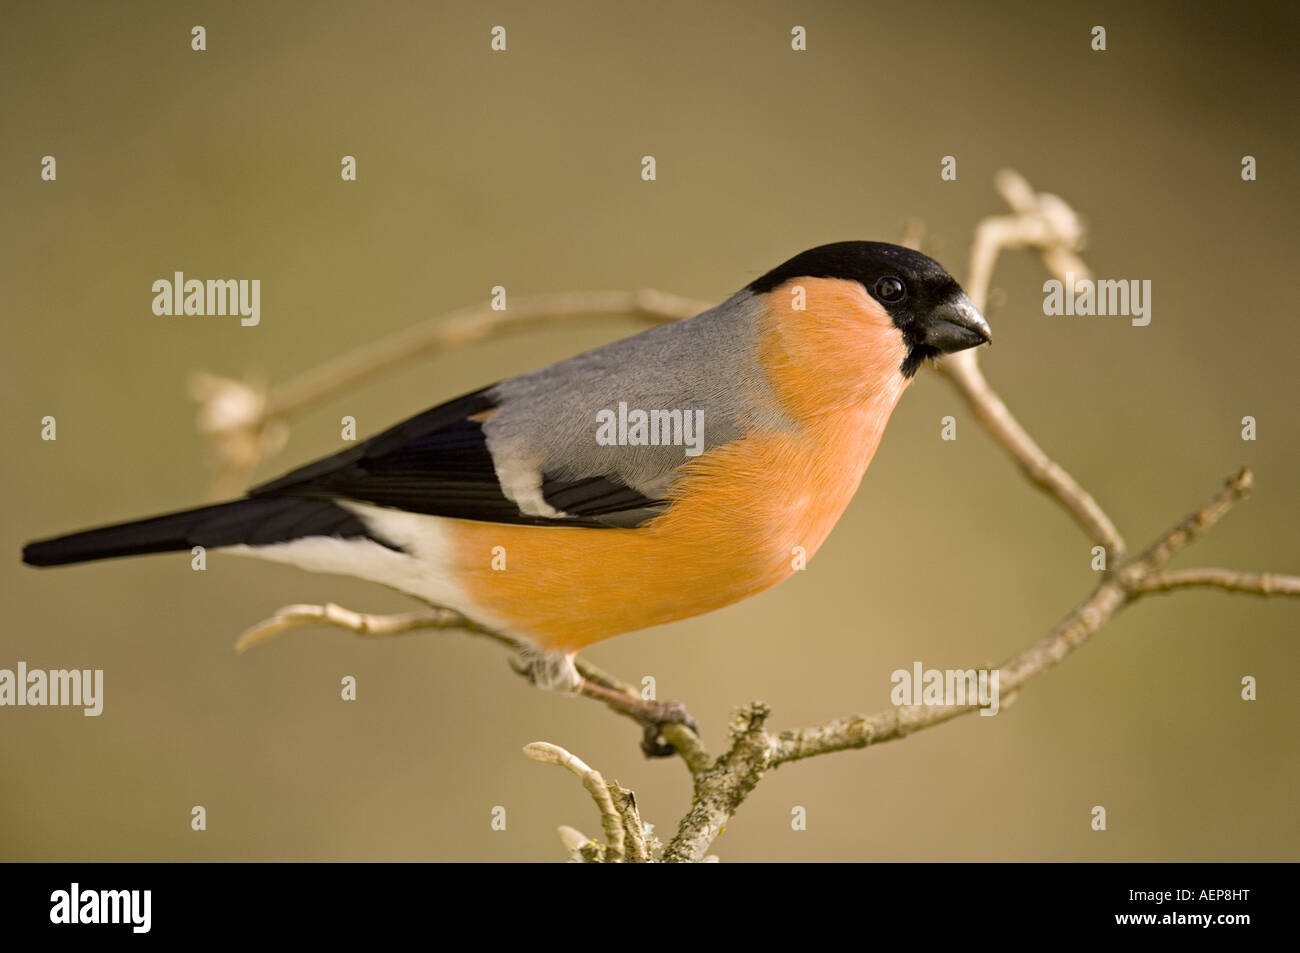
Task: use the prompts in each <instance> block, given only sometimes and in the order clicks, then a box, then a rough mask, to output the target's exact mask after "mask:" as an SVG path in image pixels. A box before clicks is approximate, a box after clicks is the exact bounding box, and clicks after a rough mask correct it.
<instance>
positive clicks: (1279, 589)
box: [1134, 569, 1300, 596]
mask: <svg viewBox="0 0 1300 953" xmlns="http://www.w3.org/2000/svg"><path fill="white" fill-rule="evenodd" d="M1192 588H1203V589H1222V590H1224V591H1225V592H1245V593H1250V594H1251V595H1256V596H1300V577H1296V576H1284V575H1281V574H1279V573H1274V572H1235V571H1233V570H1231V569H1181V570H1173V571H1170V572H1158V573H1152V574H1151V575H1149V576H1147V577H1146V578H1144V579H1142V580H1141V582H1139V583H1138V584H1137V585H1136V586H1135V587H1134V591H1136V592H1138V593H1141V594H1143V595H1146V594H1147V593H1153V592H1173V591H1174V590H1175V589H1192Z"/></svg>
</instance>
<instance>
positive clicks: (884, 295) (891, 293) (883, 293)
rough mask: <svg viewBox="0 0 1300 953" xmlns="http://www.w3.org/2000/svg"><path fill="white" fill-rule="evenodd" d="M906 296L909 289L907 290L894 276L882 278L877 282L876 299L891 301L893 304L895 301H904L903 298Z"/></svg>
mask: <svg viewBox="0 0 1300 953" xmlns="http://www.w3.org/2000/svg"><path fill="white" fill-rule="evenodd" d="M906 294H907V288H905V287H904V286H903V283H902V282H901V281H899V280H898V279H897V278H895V277H894V276H893V275H889V276H887V277H885V278H881V279H880V280H879V281H877V282H876V297H877V298H879V299H880V300H881V301H889V302H891V303H892V302H894V301H902V300H903V296H904V295H906Z"/></svg>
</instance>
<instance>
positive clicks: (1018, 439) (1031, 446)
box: [939, 170, 1125, 564]
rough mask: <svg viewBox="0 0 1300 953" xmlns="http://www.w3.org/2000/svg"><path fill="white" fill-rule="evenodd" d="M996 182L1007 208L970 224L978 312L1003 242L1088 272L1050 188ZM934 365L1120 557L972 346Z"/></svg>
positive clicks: (1053, 266)
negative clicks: (1045, 190)
mask: <svg viewBox="0 0 1300 953" xmlns="http://www.w3.org/2000/svg"><path fill="white" fill-rule="evenodd" d="M997 188H998V191H999V192H1001V193H1002V197H1003V198H1004V199H1006V202H1007V204H1008V205H1010V206H1011V208H1012V210H1013V212H1014V213H1015V214H1013V215H1002V216H994V217H990V218H986V219H985V220H984V221H983V222H981V223H980V225H979V227H978V228H977V229H976V231H975V246H974V248H973V249H972V251H971V265H970V278H969V280H968V281H967V284H966V292H967V294H969V295H970V298H971V300H972V301H974V302H975V306H976V307H978V308H979V309H980V310H981V311H983V310H984V309H985V308H986V307H987V306H988V295H989V286H990V284H991V282H992V280H993V267H994V265H995V264H996V263H997V260H998V256H999V255H1000V254H1001V253H1002V251H1003V249H1006V248H1025V247H1028V248H1033V249H1035V250H1037V251H1038V252H1039V253H1040V254H1041V255H1042V256H1043V261H1044V263H1045V264H1046V265H1047V267H1048V270H1049V271H1050V272H1051V273H1052V274H1053V275H1055V276H1056V277H1057V278H1059V279H1061V280H1062V281H1064V280H1065V279H1066V274H1067V273H1073V274H1074V276H1075V277H1076V278H1087V277H1088V276H1089V275H1090V274H1091V272H1090V271H1089V269H1088V266H1087V265H1086V264H1084V262H1083V261H1082V260H1081V259H1080V258H1079V257H1078V255H1077V253H1076V251H1077V249H1078V247H1079V246H1080V245H1081V244H1082V243H1083V224H1082V222H1081V221H1080V219H1079V217H1078V216H1077V215H1076V214H1075V212H1074V210H1073V209H1071V208H1070V206H1069V205H1067V204H1066V203H1065V202H1064V201H1063V200H1062V199H1060V198H1058V197H1057V196H1055V195H1047V194H1036V193H1035V192H1034V191H1033V189H1032V188H1031V187H1030V185H1029V183H1028V182H1026V181H1025V179H1024V178H1023V177H1022V176H1020V175H1019V174H1018V173H1016V172H1012V171H1010V170H1003V171H1001V172H999V173H998V175H997ZM939 370H940V372H941V373H943V374H944V376H945V377H947V378H948V381H949V382H950V383H951V384H952V385H953V386H954V387H955V388H957V392H958V393H959V394H960V395H961V396H962V397H963V398H964V399H965V401H966V405H967V406H968V407H969V408H970V409H971V411H972V412H973V413H974V414H975V417H976V419H977V420H979V422H980V424H981V425H982V426H983V427H984V429H985V430H987V431H988V433H989V436H991V437H992V438H993V439H994V441H995V442H996V443H997V444H998V446H1000V447H1001V448H1002V449H1003V450H1005V451H1006V452H1007V453H1008V454H1009V455H1010V456H1011V458H1012V459H1013V460H1015V461H1016V463H1017V464H1019V465H1020V469H1021V471H1022V472H1023V473H1024V475H1025V476H1026V477H1027V478H1028V479H1029V480H1030V482H1031V483H1033V484H1034V485H1035V486H1037V487H1039V488H1041V489H1043V490H1045V491H1046V492H1047V493H1049V494H1051V496H1052V497H1054V498H1055V499H1056V501H1057V502H1058V503H1060V504H1061V506H1063V507H1064V508H1065V510H1066V512H1068V513H1069V514H1070V515H1071V516H1072V517H1074V520H1075V522H1077V523H1078V524H1079V525H1080V526H1082V527H1083V530H1084V532H1085V533H1087V534H1088V538H1089V539H1091V540H1092V541H1093V542H1095V543H1098V544H1100V545H1102V546H1104V547H1105V548H1106V556H1107V562H1108V563H1109V564H1114V563H1117V562H1119V560H1121V559H1123V558H1124V553H1125V546H1124V538H1123V537H1122V536H1120V533H1119V530H1118V529H1116V528H1115V524H1114V523H1113V522H1112V521H1111V519H1110V517H1109V516H1107V515H1106V513H1105V511H1104V510H1102V508H1101V507H1100V506H1099V505H1098V504H1097V501H1096V500H1094V499H1093V498H1092V496H1091V495H1090V494H1088V493H1087V492H1086V491H1085V490H1084V489H1083V487H1081V486H1080V485H1079V484H1078V482H1076V481H1075V479H1074V478H1073V477H1072V476H1070V474H1069V473H1067V472H1066V471H1065V469H1064V468H1063V467H1062V466H1061V465H1060V464H1058V463H1056V462H1055V461H1054V460H1052V459H1051V458H1050V457H1048V455H1047V453H1046V452H1045V451H1044V450H1043V448H1042V447H1040V446H1039V445H1038V444H1037V443H1036V442H1035V441H1034V439H1033V438H1032V437H1030V436H1029V432H1028V431H1026V430H1025V428H1024V427H1023V426H1021V424H1020V422H1019V421H1018V420H1016V418H1015V417H1014V416H1013V415H1012V413H1011V411H1010V410H1008V409H1007V405H1006V404H1004V403H1003V402H1002V398H1000V397H999V396H998V395H997V394H996V393H995V392H994V390H993V388H992V387H991V386H989V382H988V381H987V380H986V379H985V377H984V374H983V373H982V372H981V371H980V367H979V358H978V357H977V351H976V350H975V349H972V350H968V351H960V352H958V353H956V354H950V355H948V356H947V357H945V358H944V359H943V360H942V361H941V362H940V363H939Z"/></svg>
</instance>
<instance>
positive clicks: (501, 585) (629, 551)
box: [447, 395, 897, 651]
mask: <svg viewBox="0 0 1300 953" xmlns="http://www.w3.org/2000/svg"><path fill="white" fill-rule="evenodd" d="M891 396H892V397H893V398H894V399H895V400H896V398H897V395H891ZM893 403H894V400H889V401H888V403H887V406H884V407H881V406H879V405H875V406H868V407H863V408H862V409H861V410H860V411H857V412H850V413H843V414H838V415H835V418H834V420H833V422H832V421H829V420H828V421H827V422H826V423H824V424H819V425H813V426H806V427H804V428H801V429H800V430H799V431H798V432H794V433H784V432H782V433H775V432H774V433H766V434H760V435H755V436H750V437H747V438H745V439H744V440H739V441H736V442H734V443H731V444H727V445H724V446H721V447H717V448H715V449H713V450H711V451H709V452H708V453H705V454H703V455H702V456H700V457H698V458H696V459H695V460H693V461H692V462H691V463H690V464H688V465H687V466H686V467H685V468H684V471H683V473H684V475H683V477H682V478H681V479H680V480H679V481H678V483H677V484H676V485H675V486H674V488H673V493H672V498H673V500H674V502H673V504H672V506H670V507H669V508H668V509H667V510H666V511H665V512H664V513H663V515H661V516H659V517H656V518H655V519H654V520H652V521H651V522H649V523H647V524H645V525H644V526H642V527H640V528H637V529H581V528H574V529H551V528H546V527H533V526H504V525H499V524H488V523H474V522H466V521H461V520H450V521H448V523H447V527H448V531H449V533H450V537H451V541H452V548H453V552H454V561H455V570H456V573H457V576H458V580H459V582H460V583H461V585H462V586H463V587H464V589H465V591H466V593H467V595H468V596H469V597H470V599H471V600H472V601H473V602H474V603H475V604H476V605H477V606H479V607H481V608H483V609H486V610H487V611H488V612H490V613H491V614H492V615H493V616H494V617H495V618H497V619H498V620H500V621H502V622H504V623H506V624H508V625H510V626H511V627H512V628H514V629H515V630H516V631H518V632H520V633H522V634H526V635H528V636H530V637H531V638H532V639H534V640H535V641H536V642H537V643H538V644H539V645H541V646H542V647H543V648H545V649H547V650H551V651H577V650H579V649H581V648H582V647H584V646H586V645H590V644H591V643H593V642H597V641H599V640H601V639H606V638H609V637H610V636H614V635H618V634H620V633H623V632H631V631H633V630H636V629H643V628H646V627H648V626H652V625H659V624H661V623H664V622H672V621H674V620H676V619H684V618H687V617H689V616H693V615H699V614H700V613H703V612H708V611H710V610H712V609H717V608H720V607H722V606H725V605H730V604H731V603H733V602H737V601H739V600H741V599H744V598H745V597H746V596H751V595H754V594H755V593H758V592H762V591H763V590H764V589H768V588H770V587H772V586H774V585H776V584H777V583H778V582H781V581H782V580H783V579H785V578H787V577H788V576H790V575H791V574H793V573H794V572H795V571H796V564H797V563H798V562H799V561H800V556H801V555H802V556H803V558H811V557H812V555H813V554H814V553H815V552H816V551H817V550H818V548H819V547H820V546H821V544H822V542H823V541H824V540H825V539H826V536H827V534H829V533H830V531H831V528H832V527H833V526H834V525H835V522H836V520H838V519H839V517H840V514H841V513H842V512H843V511H844V508H845V507H846V506H847V505H848V503H849V500H850V499H851V498H852V496H853V492H854V491H855V490H856V489H857V486H858V483H859V482H860V481H861V479H862V475H863V473H864V472H865V470H866V468H867V464H868V463H870V461H871V457H872V455H873V454H874V453H875V450H876V446H877V445H878V444H879V442H880V436H881V434H882V433H883V431H884V427H885V423H886V422H887V420H888V416H889V411H890V410H892V407H893ZM882 411H883V412H882ZM496 547H501V549H499V550H498V549H496ZM494 561H495V564H496V565H497V566H498V567H500V568H496V569H494V568H493V566H494Z"/></svg>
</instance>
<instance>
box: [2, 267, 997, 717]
mask: <svg viewBox="0 0 1300 953" xmlns="http://www.w3.org/2000/svg"><path fill="white" fill-rule="evenodd" d="M987 341H989V327H988V324H987V323H986V322H985V320H984V317H983V316H982V315H981V314H980V313H979V311H978V309H977V308H976V307H975V306H974V305H973V304H972V303H971V301H970V299H969V298H967V296H966V294H965V293H964V292H963V291H962V289H961V288H960V287H959V286H958V284H957V282H956V281H954V280H953V278H952V277H951V276H950V275H949V274H948V272H947V271H945V270H944V269H943V267H942V266H941V265H939V264H938V263H937V262H935V261H933V260H932V259H930V258H928V257H926V256H925V255H923V254H920V253H919V252H916V251H912V250H910V249H907V248H902V247H900V246H897V245H890V244H883V243H878V242H856V241H853V242H837V243H834V244H829V245H822V246H820V247H817V248H813V249H811V250H809V251H806V252H803V253H802V254H800V255H796V256H795V257H794V258H791V259H790V260H789V261H787V262H785V263H784V264H782V265H780V266H779V267H777V268H775V269H773V270H772V271H769V272H767V273H766V274H764V275H763V276H762V277H760V278H758V279H756V280H754V281H752V282H750V283H749V284H748V285H747V286H746V287H744V288H742V289H741V290H740V291H738V292H737V293H736V294H734V295H732V296H731V297H730V298H728V299H727V300H726V301H724V302H723V303H722V304H720V305H718V306H717V307H715V308H712V309H710V310H708V311H705V312H703V313H702V314H698V315H696V316H695V317H693V318H690V319H688V320H685V321H680V322H677V323H673V324H666V325H661V326H657V327H654V328H651V329H650V330H648V331H645V332H643V333H641V334H637V335H634V336H632V337H629V338H624V339H622V340H618V341H614V342H613V343H610V344H606V345H604V346H603V347H598V348H596V349H594V350H591V351H587V352H586V353H583V354H579V355H577V356H576V357H572V358H569V359H568V360H565V361H561V362H559V363H558V364H554V365H551V366H550V367H544V368H542V369H541V370H536V371H532V372H530V373H527V374H522V375H520V376H518V377H513V378H510V379H509V380H505V381H502V382H501V383H498V384H494V385H493V386H491V387H485V388H483V389H482V390H477V391H474V392H473V393H470V394H466V395H465V396H463V397H458V398H456V399H455V400H451V401H448V402H447V403H444V404H441V405H439V406H437V407H434V408H433V409H432V410H427V411H425V412H424V413H421V414H418V415H416V416H414V417H412V418H410V419H409V420H406V421H403V422H402V423H399V424H397V425H396V426H394V427H391V428H389V429H388V430H385V431H383V432H382V433H379V434H377V435H376V436H373V437H371V438H370V439H368V440H366V441H364V442H363V443H360V444H357V445H356V446H354V447H350V448H349V449H347V450H344V451H342V452H340V453H336V454H334V455H332V456H329V457H325V458H324V459H321V460H318V461H316V462H314V463H310V464H307V465H306V466H303V467H300V468H298V469H296V470H293V471H292V472H290V473H288V474H286V475H284V476H282V477H280V478H279V479H277V480H272V481H271V482H269V483H264V484H262V485H261V486H258V487H255V488H254V489H252V490H250V491H249V492H248V495H247V496H246V497H244V498H243V499H240V500H235V501H233V502H229V503H222V504H218V505H214V506H203V507H199V508H197V509H189V510H184V511H181V512H178V513H170V514H167V515H164V516H155V517H152V518H149V519H143V520H138V521H135V522H129V523H121V524H118V525H114V526H108V527H104V528H101V529H93V530H88V531H86V532H81V533H74V534H72V535H68V536H61V537H57V538H53V539H46V540H42V541H39V542H34V543H30V544H29V545H27V546H26V547H25V548H24V550H23V560H24V561H25V562H26V563H28V564H29V565H32V566H56V565H61V564H65V563H77V562H84V561H87V560H94V559H105V558H108V557H112V556H133V555H140V554H143V553H161V552H168V551H175V550H190V549H191V548H192V547H195V546H202V547H205V548H207V549H209V550H215V551H218V552H224V553H233V554H236V555H241V556H255V557H259V558H261V559H268V560H272V561H275V562H282V563H290V564H292V565H294V566H299V567H301V568H304V569H308V570H313V571H316V572H328V573H345V574H349V575H352V576H358V577H360V578H363V579H367V580H371V581H374V582H377V583H382V584H383V585H386V586H390V587H392V588H394V589H397V590H399V591H401V592H404V593H406V594H408V595H411V596H414V597H416V598H418V599H421V600H424V601H427V602H429V603H433V604H436V605H439V606H446V607H449V608H451V609H455V610H457V611H458V612H460V613H462V614H463V615H465V616H467V617H469V618H470V619H472V620H474V621H476V622H477V623H479V624H481V625H483V626H487V627H490V628H492V629H494V630H496V631H498V632H500V633H503V634H506V635H508V636H510V637H512V638H514V639H516V640H517V641H518V642H519V643H520V644H521V645H523V646H526V647H527V649H526V656H528V655H531V658H532V660H531V662H530V663H529V667H530V672H531V674H532V676H533V680H534V681H535V682H538V683H539V684H542V685H543V687H551V688H557V689H561V690H570V691H572V690H573V689H574V688H575V686H576V684H577V682H578V680H579V677H578V675H577V672H576V669H575V666H574V663H573V657H574V655H575V654H576V653H577V652H578V650H580V649H582V648H583V647H584V646H587V645H590V644H592V643H593V642H596V641H598V640H600V639H606V638H609V637H610V636H613V635H618V634H620V633H623V632H631V631H633V630H636V629H643V628H646V627H647V626H653V625H659V624H661V623H666V622H672V621H674V620H677V619H684V618H687V617H689V616H694V615H699V614H700V613H703V612H708V611H710V610H712V609H717V608H719V607H722V606H726V605H729V604H731V603H733V602H736V601H738V600H740V599H744V598H745V597H747V596H752V595H754V594H755V593H758V592H762V591H763V590H765V589H768V588H770V587H771V586H774V585H776V584H777V583H778V582H781V581H782V580H783V579H785V578H787V577H788V576H790V575H791V574H792V573H794V572H795V571H796V568H797V564H798V562H799V560H800V559H801V558H803V559H806V558H811V557H812V555H813V554H814V553H816V552H817V549H818V547H820V546H821V544H822V542H823V541H824V540H825V539H826V536H827V534H828V533H829V532H830V531H831V528H832V527H833V526H834V525H835V522H836V520H838V519H839V517H840V514H841V513H843V512H844V509H845V507H846V506H847V505H848V502H849V500H850V498H851V497H852V496H853V493H854V491H855V490H856V489H857V486H858V483H859V482H860V481H861V479H862V476H863V473H864V472H865V471H866V469H867V465H868V464H869V463H870V462H871V458H872V455H873V454H874V453H875V451H876V447H877V445H878V444H879V443H880V438H881V435H882V434H883V432H884V430H885V424H886V423H887V422H888V420H889V415H890V413H891V412H892V411H893V409H894V405H895V404H896V403H897V402H898V399H899V397H901V396H902V394H903V391H904V390H906V389H907V386H908V384H909V383H910V382H911V380H912V377H913V375H915V373H916V371H917V369H918V368H920V367H921V365H922V364H923V363H924V362H925V361H926V360H927V359H930V358H934V357H937V356H939V355H941V354H945V353H950V352H953V351H960V350H963V349H965V348H970V347H974V346H976V345H979V344H983V343H986V342H987Z"/></svg>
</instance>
